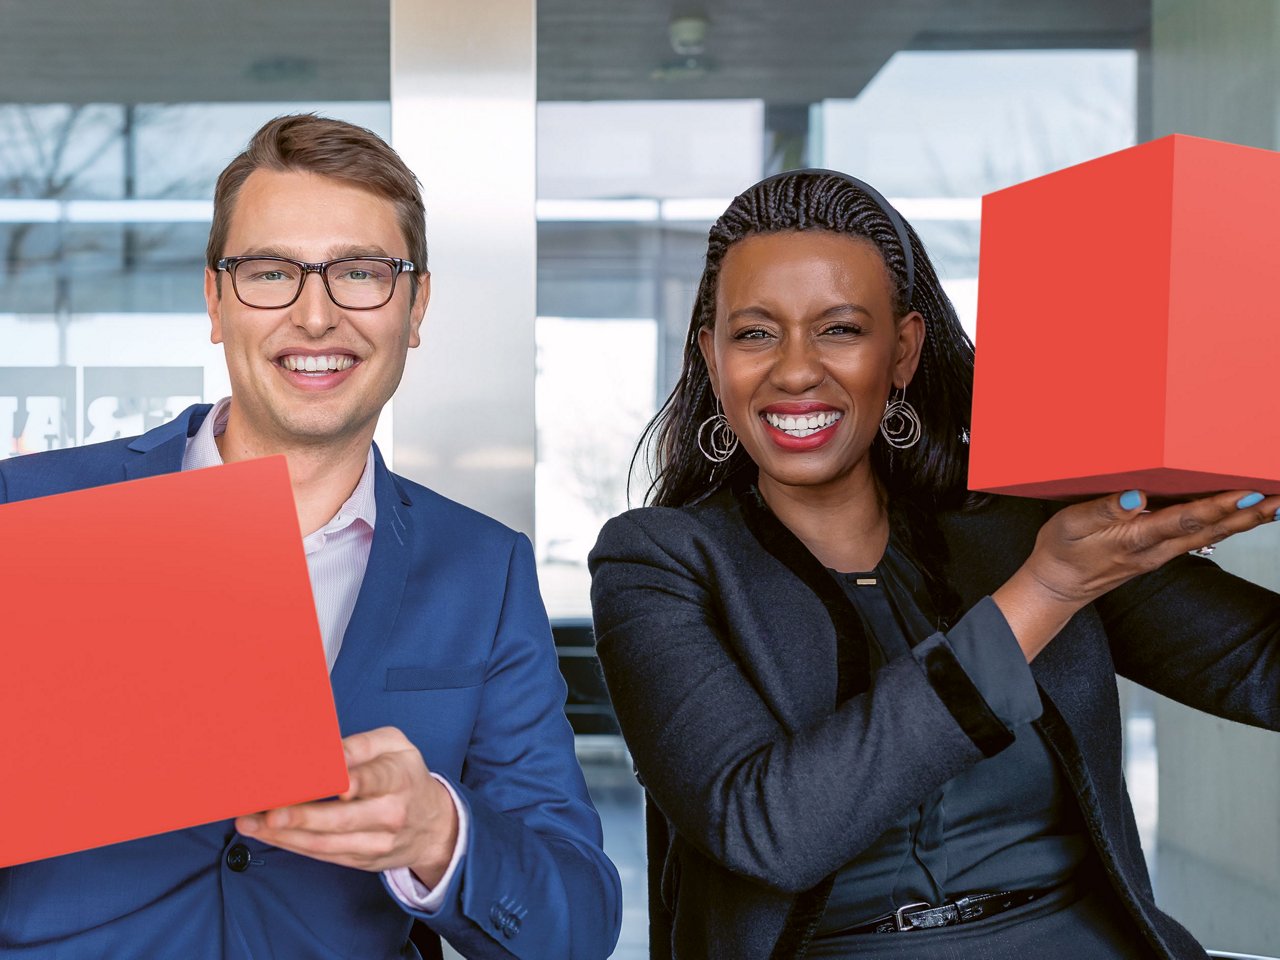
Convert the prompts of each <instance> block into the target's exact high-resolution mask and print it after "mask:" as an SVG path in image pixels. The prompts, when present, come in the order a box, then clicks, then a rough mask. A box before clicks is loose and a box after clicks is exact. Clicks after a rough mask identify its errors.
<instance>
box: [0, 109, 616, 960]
mask: <svg viewBox="0 0 1280 960" xmlns="http://www.w3.org/2000/svg"><path fill="white" fill-rule="evenodd" d="M429 293H430V279H429V275H428V273H427V270H426V240H425V224H424V216H423V207H422V200H421V195H420V193H419V190H418V186H417V182H416V180H415V178H414V176H413V174H412V173H411V172H410V171H409V170H408V168H407V167H405V165H404V163H403V161H401V160H400V158H399V157H398V156H397V155H396V154H395V153H394V152H393V151H392V150H391V148H390V147H388V146H387V145H386V144H385V143H384V142H383V141H382V140H380V139H379V138H378V137H376V136H375V135H374V134H372V133H370V132H369V131H367V130H363V129H361V128H359V127H354V126H352V125H350V124H347V123H342V122H339V121H335V120H328V119H323V118H319V117H314V116H291V117H282V118H279V119H276V120H273V121H271V122H270V123H268V124H266V125H265V126H264V127H263V128H262V129H261V130H259V131H258V133H257V134H256V135H255V136H254V138H253V140H252V141H251V142H250V144H249V146H248V148H247V149H246V150H245V152H244V153H242V154H241V155H240V156H238V157H237V158H236V159H235V160H233V161H232V163H231V164H230V165H229V166H228V167H227V168H226V170H224V171H223V173H222V175H221V177H220V178H219V180H218V185H217V190H216V193H215V199H214V220H213V226H212V229H211V231H210V237H209V247H208V264H207V269H206V272H205V295H206V299H207V302H208V308H209V317H210V320H211V321H212V339H213V341H214V342H215V343H221V344H223V347H224V349H225V353H226V361H227V367H228V371H229V373H230V379H231V386H232V391H231V397H230V398H228V399H225V400H223V401H221V402H219V403H218V404H215V405H214V406H213V407H212V409H210V408H209V407H208V406H197V407H192V408H191V409H189V410H187V411H186V412H184V413H183V414H182V415H181V416H179V417H178V419H177V420H175V421H173V422H172V423H169V424H166V425H165V426H162V427H160V428H158V429H155V430H152V431H150V432H149V433H147V434H144V435H143V436H141V437H137V438H133V439H131V440H118V441H112V442H109V443H105V444H97V445H93V446H89V447H82V448H80V449H75V450H61V451H55V452H51V453H46V454H38V455H35V456H30V457H21V458H16V459H13V460H9V461H7V462H4V463H0V502H4V501H5V500H10V501H12V500H21V499H26V498H29V497H36V496H43V495H47V494H53V493H61V492H64V491H68V490H73V489H79V488H83V487H90V486H96V485H99V484H105V483H113V482H117V481H120V480H125V479H131V478H136V477H142V476H150V475H155V474H161V473H168V472H173V471H177V470H190V469H197V468H200V467H205V466H213V465H217V464H219V463H229V462H234V461H237V460H243V459H247V458H251V457H260V456H265V455H268V454H281V453H282V454H284V455H285V456H286V457H287V459H288V463H289V472H290V476H291V478H292V483H293V492H294V499H295V501H296V504H297V511H298V520H299V523H300V525H301V529H302V531H303V533H304V534H305V536H304V548H305V551H306V554H307V565H308V569H309V571H310V574H311V581H312V589H313V591H314V593H315V599H316V608H317V612H318V614H319V620H320V624H321V633H322V635H323V639H324V644H325V652H326V656H327V658H328V662H329V666H330V671H331V680H332V684H333V690H334V699H335V702H336V705H337V709H338V715H339V720H340V722H341V724H342V729H343V733H344V736H345V739H344V741H343V746H344V750H345V754H346V758H347V764H348V767H349V772H350V781H351V786H350V789H349V790H348V792H347V793H346V794H344V795H343V797H342V798H341V800H340V802H323V801H322V802H316V803H304V804H300V805H297V806H294V807H290V808H284V809H279V810H273V811H269V812H266V813H265V814H259V815H255V816H245V817H240V818H239V819H237V820H236V821H234V822H231V821H227V822H222V823H215V824H210V825H207V826H203V827H197V828H193V829H190V830H183V831H178V832H175V833H168V834H162V835H160V836H156V837H150V838H144V839H142V840H137V841H133V842H130V843H123V844H117V845H114V846H110V847H104V848H100V849H97V850H91V851H87V852H84V853H79V854H74V855H70V856H65V857H58V858H54V859H50V860H45V861H41V862H37V863H31V864H25V865H21V866H17V867H12V868H9V869H7V870H0V953H2V954H3V955H4V956H6V957H14V958H27V957H31V958H36V957H40V958H44V957H48V958H53V957H58V958H66V957H73V958H79V957H110V958H113V960H114V958H126V957H145V958H168V957H182V958H202V957H209V958H213V957H228V958H230V957H235V958H264V957H274V958H290V960H292V958H306V957H315V958H337V957H351V958H361V960H367V958H389V957H413V956H416V955H417V954H416V951H415V950H414V948H413V946H411V945H410V944H409V942H408V937H409V930H410V925H411V922H412V919H413V918H414V917H416V918H419V919H421V920H422V921H423V922H424V923H425V924H426V925H427V926H428V927H429V928H431V929H432V930H434V931H435V932H436V933H438V934H439V935H440V936H442V937H443V938H444V939H446V940H448V941H449V942H450V943H451V944H452V945H454V946H455V947H456V948H457V949H458V950H459V951H460V952H461V953H462V954H463V955H464V956H467V957H510V956H516V957H520V958H524V960H562V958H575V960H576V958H582V960H587V958H602V957H605V956H607V955H608V954H609V952H610V951H611V950H612V948H613V945H614V943H615V941H616V938H617V934H618V927H619V923H620V905H619V900H620V889H619V883H618V877H617V873H616V871H615V870H614V868H613V865H612V864H611V863H610V862H609V861H608V859H607V858H606V857H605V856H604V854H603V852H602V850H601V834H600V823H599V819H598V817H597V816H596V813H595V810H594V809H593V808H592V806H591V802H590V800H589V799H588V797H587V793H586V789H585V785H584V783H583V780H582V774H581V771H580V769H579V768H578V766H577V762H576V759H575V757H574V752H573V736H572V732H571V730H570V729H569V726H568V723H567V722H566V720H565V716H564V712H563V702H564V684H563V682H562V681H561V679H560V676H559V673H558V670H557V667H556V659H555V650H554V646H553V644H552V642H551V637H550V632H549V629H548V625H547V620H546V614H545V612H544V610H543V608H542V604H541V601H540V599H539V597H538V593H537V584H536V580H535V575H534V565H533V557H532V551H531V548H530V546H529V542H528V540H527V539H526V538H525V537H523V536H521V535H519V534H516V533H514V532H513V531H511V530H508V529H507V528H505V527H503V526H501V525H500V524H498V523H496V522H495V521H492V520H490V519H488V518H485V517H483V516H480V515H479V514H477V513H474V512H473V511H470V510H468V509H466V508H465V507H462V506H459V505H458V504H455V503H452V502H450V501H448V500H445V499H444V498H442V497H440V496H439V495H437V494H435V493H432V492H431V491H430V490H427V489H426V488H424V487H421V486H418V485H417V484H414V483H411V482H409V481H407V480H405V479H403V478H401V477H397V476H395V475H394V474H392V473H390V472H389V471H388V470H387V468H386V466H385V465H384V464H383V462H382V459H381V457H380V456H379V454H378V451H377V449H376V448H375V447H374V446H373V445H372V441H373V433H374V427H375V425H376V424H377V420H378V415H379V412H380V411H381V409H382V407H383V405H384V404H385V403H386V402H387V400H389V399H390V397H391V395H392V393H393V392H394V391H395V388H396V386H397V384H398V383H399V381H400V377H401V374H402V372H403V370H404V363H405V357H406V352H407V350H408V349H409V348H410V347H416V346H417V345H418V342H419V327H420V325H421V323H422V318H423V314H424V312H425V310H426V307H427V300H428V296H429ZM209 576H210V582H211V590H210V600H209V602H210V603H216V602H217V591H216V587H213V586H212V584H216V579H217V570H210V571H209ZM191 613H192V616H199V611H198V610H193V611H191ZM397 668H399V669H397ZM405 668H408V669H405ZM246 775H252V772H251V771H246ZM17 826H20V825H15V824H6V825H5V829H13V828H15V827H17Z"/></svg>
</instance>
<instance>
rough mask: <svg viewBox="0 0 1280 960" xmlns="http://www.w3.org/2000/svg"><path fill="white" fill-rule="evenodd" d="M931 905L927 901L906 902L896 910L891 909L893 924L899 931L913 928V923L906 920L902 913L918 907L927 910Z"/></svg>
mask: <svg viewBox="0 0 1280 960" xmlns="http://www.w3.org/2000/svg"><path fill="white" fill-rule="evenodd" d="M932 907H933V905H932V904H929V903H908V904H907V905H906V906H905V907H899V908H898V909H897V910H895V911H893V923H894V926H896V927H897V928H898V930H899V931H902V930H914V929H915V925H914V924H913V923H912V922H911V921H910V920H908V919H907V918H906V917H905V916H903V914H905V913H906V912H907V911H908V910H920V909H925V910H929V909H932Z"/></svg>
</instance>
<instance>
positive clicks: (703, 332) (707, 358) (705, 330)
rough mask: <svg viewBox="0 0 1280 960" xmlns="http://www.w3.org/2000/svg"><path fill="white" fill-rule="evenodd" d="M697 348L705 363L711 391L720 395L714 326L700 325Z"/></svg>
mask: <svg viewBox="0 0 1280 960" xmlns="http://www.w3.org/2000/svg"><path fill="white" fill-rule="evenodd" d="M698 349H699V350H701V351H702V361H703V363H705V364H706V365H707V376H709V377H710V378H711V391H712V393H714V394H715V395H716V396H717V397H718V396H720V372H719V371H718V370H717V369H716V332H715V328H714V327H702V328H701V329H700V330H698Z"/></svg>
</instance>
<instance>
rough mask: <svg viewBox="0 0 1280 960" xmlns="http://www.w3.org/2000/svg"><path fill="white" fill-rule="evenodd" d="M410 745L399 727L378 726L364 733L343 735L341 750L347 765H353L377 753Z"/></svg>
mask: <svg viewBox="0 0 1280 960" xmlns="http://www.w3.org/2000/svg"><path fill="white" fill-rule="evenodd" d="M412 746H413V745H412V744H411V743H410V742H409V738H408V737H406V736H405V735H404V734H403V733H402V732H401V731H400V730H399V728H397V727H378V728H377V729H376V730H366V731H365V732H364V733H353V734H352V735H351V736H349V737H344V738H343V741H342V752H343V753H344V754H345V755H346V758H347V766H348V767H354V766H357V765H359V764H361V763H368V762H369V761H370V760H372V759H373V758H374V757H376V756H378V755H379V754H382V753H390V752H392V751H395V750H406V749H410V748H412Z"/></svg>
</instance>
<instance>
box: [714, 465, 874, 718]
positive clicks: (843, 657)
mask: <svg viewBox="0 0 1280 960" xmlns="http://www.w3.org/2000/svg"><path fill="white" fill-rule="evenodd" d="M734 495H735V497H736V498H737V501H738V505H739V508H740V509H741V511H742V518H743V520H744V522H745V523H746V526H747V529H748V530H750V531H751V534H752V536H753V537H755V539H756V541H757V542H758V543H759V544H760V546H761V547H763V548H764V549H765V550H766V551H767V552H768V553H769V554H770V555H772V556H773V557H774V559H776V560H777V561H778V562H780V563H781V564H782V565H783V566H785V567H786V568H787V569H788V570H790V571H791V573H792V574H793V575H794V576H795V577H796V578H797V579H799V580H800V581H801V582H802V583H803V584H804V585H805V586H806V587H808V588H809V590H810V591H812V593H813V595H815V596H816V597H817V599H818V600H819V601H820V602H821V604H822V609H823V610H824V611H825V612H826V615H827V619H828V620H829V622H830V625H831V628H832V632H830V633H828V632H826V631H820V632H818V633H816V634H814V635H805V636H804V637H803V643H804V653H805V654H806V655H805V656H797V650H796V649H795V648H794V647H792V646H790V645H789V644H781V643H778V642H777V638H778V637H780V636H787V637H795V632H794V626H795V624H794V620H792V618H791V614H793V613H794V606H792V605H790V604H782V605H779V607H780V610H781V613H782V614H783V616H784V617H786V620H787V622H786V627H787V628H789V629H784V630H783V631H781V632H779V633H776V634H774V635H773V636H772V637H771V638H770V640H771V641H772V642H771V643H769V644H768V647H769V650H768V655H769V656H770V658H771V659H773V660H775V665H776V666H777V667H779V668H781V671H782V672H783V673H785V674H788V675H791V679H794V681H795V682H794V684H788V686H789V687H790V688H791V689H789V690H788V695H789V696H790V695H794V693H795V692H796V691H797V690H798V689H799V690H807V691H812V690H813V689H814V688H815V686H818V685H816V684H815V683H814V678H815V671H817V673H816V675H817V676H822V675H823V673H824V672H825V671H829V670H830V669H831V667H832V666H834V667H835V668H836V678H835V679H836V683H835V699H834V702H835V703H840V702H843V701H844V700H846V699H848V698H849V697H851V696H853V695H854V694H857V693H861V692H862V691H864V690H866V688H867V685H868V683H869V682H870V675H871V674H870V652H869V648H868V646H867V638H866V633H865V631H864V630H863V626H862V618H861V617H860V616H859V615H858V611H857V610H856V609H855V608H854V606H853V603H852V602H851V601H850V600H849V598H848V596H847V595H846V594H845V592H844V590H843V589H842V588H841V587H840V585H839V584H838V583H836V581H835V578H833V577H832V576H831V574H830V573H828V572H827V569H826V568H825V567H824V566H823V565H822V564H821V563H820V562H819V561H818V559H817V558H816V557H815V556H814V555H813V554H812V553H810V552H809V549H808V548H807V547H806V546H805V545H804V544H803V543H802V542H801V541H800V539H799V538H798V537H797V536H796V535H795V534H794V533H792V532H791V531H790V530H789V529H787V527H786V526H785V525H784V524H783V523H782V521H781V520H779V519H778V518H777V517H776V516H775V515H774V513H773V511H772V510H770V509H769V507H768V505H767V504H766V503H765V502H764V499H763V498H762V497H761V496H760V491H759V490H758V489H757V488H756V486H755V485H754V484H751V485H750V486H746V487H741V486H740V487H738V488H736V489H735V491H734ZM770 599H771V600H776V598H770ZM778 658H781V660H780V661H779V660H778ZM819 689H822V688H821V687H819ZM823 699H824V701H826V702H824V703H821V704H814V706H815V707H817V708H818V709H820V710H823V711H829V710H830V709H831V707H832V706H833V703H832V702H831V698H830V697H829V696H827V697H824V698H823Z"/></svg>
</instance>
